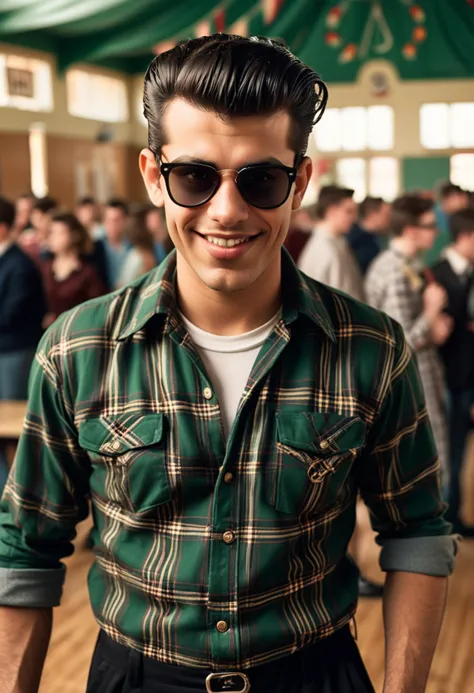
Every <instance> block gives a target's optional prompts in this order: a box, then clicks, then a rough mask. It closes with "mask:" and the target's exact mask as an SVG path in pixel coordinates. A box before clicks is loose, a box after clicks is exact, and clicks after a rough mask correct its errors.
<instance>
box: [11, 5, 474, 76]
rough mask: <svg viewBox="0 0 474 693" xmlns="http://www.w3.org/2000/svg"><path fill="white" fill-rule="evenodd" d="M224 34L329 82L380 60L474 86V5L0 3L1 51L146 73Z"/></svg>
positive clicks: (403, 72) (407, 71) (406, 72)
mask: <svg viewBox="0 0 474 693" xmlns="http://www.w3.org/2000/svg"><path fill="white" fill-rule="evenodd" d="M214 31H226V32H234V33H239V34H247V35H252V34H254V35H262V34H263V35H266V36H271V37H279V38H283V39H285V40H286V42H287V44H288V46H289V47H290V49H291V50H292V51H293V52H294V53H295V54H296V55H298V56H299V57H300V58H301V59H302V60H303V61H305V62H306V63H308V64H309V65H311V66H312V67H313V68H315V69H316V70H317V71H318V72H319V73H320V74H321V76H322V77H323V78H324V79H325V80H326V81H328V82H339V83H340V82H354V81H355V80H356V79H357V74H358V71H359V69H360V67H361V66H362V65H363V64H364V63H365V62H367V61H369V60H372V59H374V58H383V59H385V60H389V61H390V62H392V63H393V64H394V65H395V67H396V69H397V70H398V72H399V74H400V77H401V78H402V79H440V78H462V77H474V0H221V1H220V2H216V0H172V1H171V2H170V1H169V0H0V42H4V43H9V44H15V45H21V46H26V47H29V48H36V49H41V50H46V51H48V52H51V53H54V54H55V55H56V57H57V60H58V66H59V69H60V70H64V69H66V68H68V67H70V66H71V65H74V64H77V63H91V64H95V65H101V66H106V67H110V68H114V69H118V70H122V71H125V72H127V73H129V74H134V73H141V72H143V71H144V70H145V69H146V67H147V65H148V63H149V62H150V60H151V59H152V58H153V55H154V54H156V53H157V52H160V51H163V50H166V49H167V48H169V47H171V46H172V45H173V44H174V43H175V42H177V41H179V40H183V39H187V38H191V37H193V36H196V35H202V34H206V33H211V32H214Z"/></svg>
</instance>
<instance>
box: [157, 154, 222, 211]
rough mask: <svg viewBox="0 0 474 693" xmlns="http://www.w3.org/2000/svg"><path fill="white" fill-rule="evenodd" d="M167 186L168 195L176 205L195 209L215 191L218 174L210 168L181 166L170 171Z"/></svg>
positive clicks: (192, 165)
mask: <svg viewBox="0 0 474 693" xmlns="http://www.w3.org/2000/svg"><path fill="white" fill-rule="evenodd" d="M168 185H169V192H170V195H171V197H172V198H173V199H174V201H175V202H176V203H177V204H179V205H183V206H184V207H196V206H197V205H201V204H203V203H204V202H206V201H207V200H208V199H209V198H210V197H211V196H212V195H213V193H214V192H215V191H216V189H217V187H218V185H219V173H218V172H217V171H215V170H214V169H213V168H211V167H210V166H203V165H199V164H182V165H180V166H174V167H173V168H172V169H171V171H170V174H169V178H168Z"/></svg>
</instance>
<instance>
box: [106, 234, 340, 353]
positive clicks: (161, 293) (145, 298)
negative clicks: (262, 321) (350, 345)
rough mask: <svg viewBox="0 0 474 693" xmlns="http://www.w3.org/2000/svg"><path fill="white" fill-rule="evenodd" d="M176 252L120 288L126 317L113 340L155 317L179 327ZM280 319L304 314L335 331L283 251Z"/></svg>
mask: <svg viewBox="0 0 474 693" xmlns="http://www.w3.org/2000/svg"><path fill="white" fill-rule="evenodd" d="M175 284H176V251H173V252H172V253H170V255H169V256H168V257H167V259H166V260H165V261H164V262H162V263H161V265H160V266H159V267H158V268H157V269H155V270H154V271H153V272H151V273H150V274H149V275H148V276H147V279H146V281H145V282H144V283H143V279H142V280H140V281H139V282H135V283H134V284H132V285H131V286H129V287H127V288H125V289H123V290H122V291H124V292H127V291H128V292H131V293H132V296H131V298H130V301H129V302H128V308H127V316H126V317H124V319H123V320H122V321H120V322H121V324H120V326H119V328H118V331H117V335H116V338H117V339H118V340H123V339H127V338H128V337H130V336H132V335H133V334H135V333H136V332H138V331H139V330H141V329H142V328H143V327H144V326H145V325H146V324H147V323H148V322H149V320H151V318H152V317H153V316H155V315H160V316H162V318H163V320H164V321H168V324H169V326H170V327H171V329H174V328H176V327H177V326H178V325H179V324H180V319H179V312H178V308H177V306H176V299H175V296H176V292H175ZM282 287H283V310H282V318H283V321H284V323H285V324H286V325H289V324H291V323H292V322H294V321H295V320H296V319H297V318H298V317H299V315H305V316H307V317H308V318H309V319H310V320H312V321H313V322H314V323H316V324H317V325H318V326H319V327H320V328H321V329H322V330H323V331H324V332H325V334H326V335H327V336H328V337H329V338H330V339H331V340H332V341H335V340H336V332H335V329H334V325H333V323H332V321H331V318H330V315H329V313H328V311H327V309H326V306H325V305H324V303H323V300H322V298H321V296H320V294H319V292H318V291H317V288H316V287H315V285H314V282H313V281H312V280H311V279H310V278H309V277H306V275H304V274H302V273H301V272H300V271H299V270H298V269H297V267H296V265H295V264H294V262H293V260H292V259H291V257H290V255H289V253H288V251H287V250H286V249H285V248H283V249H282Z"/></svg>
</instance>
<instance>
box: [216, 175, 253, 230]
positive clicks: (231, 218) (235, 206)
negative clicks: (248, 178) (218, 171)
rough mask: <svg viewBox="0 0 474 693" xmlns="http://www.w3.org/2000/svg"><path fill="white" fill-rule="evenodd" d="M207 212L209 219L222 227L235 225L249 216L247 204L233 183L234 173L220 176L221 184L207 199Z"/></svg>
mask: <svg viewBox="0 0 474 693" xmlns="http://www.w3.org/2000/svg"><path fill="white" fill-rule="evenodd" d="M207 213H208V216H209V218H210V219H212V220H213V221H215V222H217V223H218V224H220V225H221V226H224V227H229V228H230V227H235V226H236V225H237V224H241V223H242V222H245V221H247V219H248V218H249V208H248V204H247V203H246V201H245V200H244V198H243V197H242V195H241V194H240V192H239V190H238V188H237V185H236V183H235V175H232V174H230V175H225V176H222V179H221V184H220V186H219V189H218V190H217V192H216V194H215V195H214V197H212V198H211V200H210V201H209V206H208V209H207Z"/></svg>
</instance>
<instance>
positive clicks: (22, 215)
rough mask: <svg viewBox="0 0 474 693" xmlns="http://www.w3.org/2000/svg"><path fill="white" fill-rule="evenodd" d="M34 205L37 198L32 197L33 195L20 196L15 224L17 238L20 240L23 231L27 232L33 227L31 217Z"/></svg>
mask: <svg viewBox="0 0 474 693" xmlns="http://www.w3.org/2000/svg"><path fill="white" fill-rule="evenodd" d="M34 203H35V198H34V195H32V194H31V193H26V194H24V195H20V197H19V198H18V199H17V201H16V213H15V224H14V232H15V237H16V238H18V237H19V236H20V234H21V233H22V232H23V231H25V230H26V229H28V228H29V227H30V226H31V219H30V217H31V212H32V210H33V205H34Z"/></svg>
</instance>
